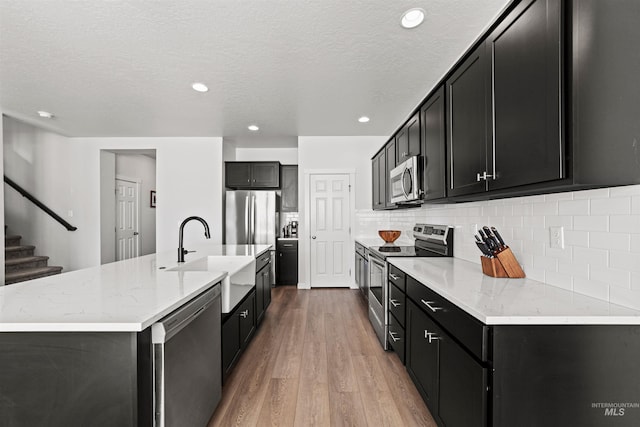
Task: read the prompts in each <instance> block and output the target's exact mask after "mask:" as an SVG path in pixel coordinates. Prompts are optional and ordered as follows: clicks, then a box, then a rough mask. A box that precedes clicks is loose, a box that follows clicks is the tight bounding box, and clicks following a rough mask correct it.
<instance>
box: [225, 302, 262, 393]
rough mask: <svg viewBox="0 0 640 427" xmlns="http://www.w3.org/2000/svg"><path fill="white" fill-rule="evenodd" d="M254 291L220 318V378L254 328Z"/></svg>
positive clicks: (227, 371)
mask: <svg viewBox="0 0 640 427" xmlns="http://www.w3.org/2000/svg"><path fill="white" fill-rule="evenodd" d="M255 303H256V291H255V290H254V291H251V293H249V295H247V297H246V298H245V299H244V301H243V302H241V303H240V304H239V305H238V307H237V308H236V309H235V310H234V311H232V312H231V313H229V314H227V315H226V317H225V318H223V320H222V380H223V381H224V380H225V379H226V378H227V377H228V376H229V374H230V373H231V371H232V369H233V367H234V366H235V364H236V362H237V361H238V359H239V358H240V355H241V354H242V351H243V350H244V349H245V348H246V347H247V345H248V344H249V342H250V341H251V338H252V337H253V334H254V332H255V330H256V311H255Z"/></svg>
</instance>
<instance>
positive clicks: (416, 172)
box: [389, 156, 422, 203]
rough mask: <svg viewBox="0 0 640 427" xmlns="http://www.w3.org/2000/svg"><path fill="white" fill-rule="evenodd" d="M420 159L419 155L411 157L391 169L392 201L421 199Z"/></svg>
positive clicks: (408, 201) (405, 201)
mask: <svg viewBox="0 0 640 427" xmlns="http://www.w3.org/2000/svg"><path fill="white" fill-rule="evenodd" d="M418 159H419V158H418V156H413V157H410V158H409V159H407V160H405V161H404V162H402V163H400V164H399V165H398V166H396V167H395V168H393V169H392V170H391V173H390V176H389V183H390V186H391V203H412V202H419V201H420V198H421V196H422V191H421V189H420V162H419V161H418Z"/></svg>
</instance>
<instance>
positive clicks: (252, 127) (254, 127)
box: [247, 125, 260, 132]
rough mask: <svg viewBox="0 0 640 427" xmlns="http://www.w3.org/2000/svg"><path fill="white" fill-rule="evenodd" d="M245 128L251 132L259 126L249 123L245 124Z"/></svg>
mask: <svg viewBox="0 0 640 427" xmlns="http://www.w3.org/2000/svg"><path fill="white" fill-rule="evenodd" d="M247 129H249V130H250V131H252V132H255V131H257V130H258V129H260V128H259V127H258V126H256V125H249V126H247Z"/></svg>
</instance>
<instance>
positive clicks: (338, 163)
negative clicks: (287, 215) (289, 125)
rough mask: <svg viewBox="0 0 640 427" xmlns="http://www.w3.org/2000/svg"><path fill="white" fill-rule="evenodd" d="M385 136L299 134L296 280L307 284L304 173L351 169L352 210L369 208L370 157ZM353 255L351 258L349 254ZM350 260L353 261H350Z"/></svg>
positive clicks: (307, 255)
mask: <svg viewBox="0 0 640 427" xmlns="http://www.w3.org/2000/svg"><path fill="white" fill-rule="evenodd" d="M387 139H388V137H386V136H301V137H299V138H298V182H299V184H300V185H299V192H298V205H299V217H300V225H299V233H298V235H299V236H300V241H299V244H298V248H299V255H298V272H299V273H298V274H299V278H298V281H299V283H300V285H301V287H305V286H308V278H307V273H306V268H307V263H308V257H309V245H308V243H309V242H308V234H309V232H308V229H307V226H306V224H305V223H304V218H305V214H306V212H305V206H304V204H305V198H306V197H307V196H306V194H307V189H306V188H304V187H305V185H304V182H305V181H304V175H305V173H309V171H313V170H327V169H339V170H354V171H355V182H354V183H351V185H352V190H353V191H354V192H355V209H365V208H370V207H371V157H373V155H374V154H375V153H376V152H377V151H378V150H379V149H380V147H382V145H383V144H384V143H385V142H386V140H387ZM351 258H353V257H351ZM352 261H353V260H352Z"/></svg>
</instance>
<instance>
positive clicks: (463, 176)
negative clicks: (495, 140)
mask: <svg viewBox="0 0 640 427" xmlns="http://www.w3.org/2000/svg"><path fill="white" fill-rule="evenodd" d="M488 77H489V76H488V75H487V72H486V67H485V49H484V45H480V47H478V48H477V49H476V50H475V51H474V52H472V54H471V55H470V56H469V57H468V58H467V59H466V60H465V61H464V62H463V63H462V64H460V66H459V67H458V68H457V69H456V71H455V72H454V73H453V75H452V76H451V77H450V78H449V79H448V80H447V83H446V85H447V86H446V87H447V94H448V99H447V101H448V104H449V111H448V115H447V124H448V131H449V133H448V137H447V139H448V144H447V148H448V150H447V151H448V158H449V161H448V163H449V167H450V171H449V176H448V181H449V186H448V193H449V195H450V196H457V195H460V194H469V193H476V192H478V191H483V190H485V188H486V185H485V182H484V181H480V180H478V179H476V172H479V173H482V172H481V171H486V170H487V165H486V161H487V146H488V123H487V114H488V109H489V108H488V105H487V102H488V97H487V92H488V89H487V87H488V85H489V81H488Z"/></svg>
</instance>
